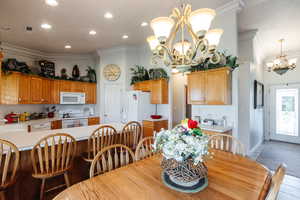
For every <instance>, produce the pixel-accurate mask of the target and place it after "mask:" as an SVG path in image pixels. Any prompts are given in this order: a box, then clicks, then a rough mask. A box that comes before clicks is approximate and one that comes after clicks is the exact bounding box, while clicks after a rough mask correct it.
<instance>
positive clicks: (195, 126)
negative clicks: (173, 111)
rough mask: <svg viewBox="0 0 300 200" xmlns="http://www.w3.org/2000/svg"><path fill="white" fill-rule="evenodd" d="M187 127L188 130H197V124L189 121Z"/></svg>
mask: <svg viewBox="0 0 300 200" xmlns="http://www.w3.org/2000/svg"><path fill="white" fill-rule="evenodd" d="M188 127H189V128H190V129H194V128H198V122H197V121H194V120H190V119H189V121H188Z"/></svg>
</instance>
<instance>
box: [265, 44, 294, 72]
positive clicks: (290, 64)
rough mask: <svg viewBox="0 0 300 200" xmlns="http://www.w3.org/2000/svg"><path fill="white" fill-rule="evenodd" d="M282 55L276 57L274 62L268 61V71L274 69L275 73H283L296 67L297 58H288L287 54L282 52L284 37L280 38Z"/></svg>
mask: <svg viewBox="0 0 300 200" xmlns="http://www.w3.org/2000/svg"><path fill="white" fill-rule="evenodd" d="M279 42H280V55H279V56H277V57H276V59H275V60H274V61H273V62H268V63H267V64H266V65H267V68H268V72H271V71H274V72H275V73H277V74H279V75H282V74H284V73H286V72H287V71H288V70H293V69H295V67H296V62H297V58H293V59H288V58H287V55H284V54H283V52H282V44H283V42H284V39H280V40H279Z"/></svg>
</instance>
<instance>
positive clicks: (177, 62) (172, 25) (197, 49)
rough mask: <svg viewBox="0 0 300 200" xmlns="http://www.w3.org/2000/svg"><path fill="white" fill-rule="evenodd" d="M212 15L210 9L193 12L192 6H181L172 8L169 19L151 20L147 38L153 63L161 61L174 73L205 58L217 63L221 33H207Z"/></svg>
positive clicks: (184, 69) (213, 13) (220, 30)
mask: <svg viewBox="0 0 300 200" xmlns="http://www.w3.org/2000/svg"><path fill="white" fill-rule="evenodd" d="M215 16H216V12H215V11H214V10H213V9H209V8H202V9H198V10H195V11H192V7H191V5H189V4H182V5H181V7H180V9H179V8H174V9H173V11H172V13H171V15H170V16H169V17H158V18H155V19H153V20H152V21H151V28H152V29H153V32H154V35H152V36H150V37H148V38H147V41H148V43H149V46H150V49H151V51H152V53H153V56H152V64H157V63H158V61H159V60H160V61H163V62H164V64H165V65H166V66H171V67H172V69H173V70H174V69H175V70H176V71H186V70H187V69H189V68H191V66H195V65H199V64H201V63H204V62H205V61H207V59H208V60H209V62H211V63H212V64H216V63H219V62H220V60H221V55H220V54H219V53H218V52H217V51H216V47H217V46H218V44H219V41H220V38H221V35H222V34H223V30H222V29H211V30H209V28H210V25H211V22H212V20H213V19H214V17H215ZM187 37H188V38H187Z"/></svg>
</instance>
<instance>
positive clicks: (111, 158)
mask: <svg viewBox="0 0 300 200" xmlns="http://www.w3.org/2000/svg"><path fill="white" fill-rule="evenodd" d="M134 161H135V157H134V153H133V152H132V151H131V149H130V148H129V147H127V146H125V145H122V144H115V145H111V146H108V147H105V148H104V149H102V150H101V151H100V152H99V153H97V155H96V156H95V158H94V160H93V162H92V164H91V168H90V178H92V177H94V176H95V175H98V174H103V173H105V172H108V171H111V170H114V169H116V168H119V167H122V166H124V165H128V164H129V163H132V162H134Z"/></svg>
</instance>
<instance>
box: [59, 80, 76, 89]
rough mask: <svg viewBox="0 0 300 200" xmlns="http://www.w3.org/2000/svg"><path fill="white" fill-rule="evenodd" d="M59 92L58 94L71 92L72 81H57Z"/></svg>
mask: <svg viewBox="0 0 300 200" xmlns="http://www.w3.org/2000/svg"><path fill="white" fill-rule="evenodd" d="M59 82H60V85H59V90H60V92H72V87H73V84H72V81H65V80H59Z"/></svg>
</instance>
